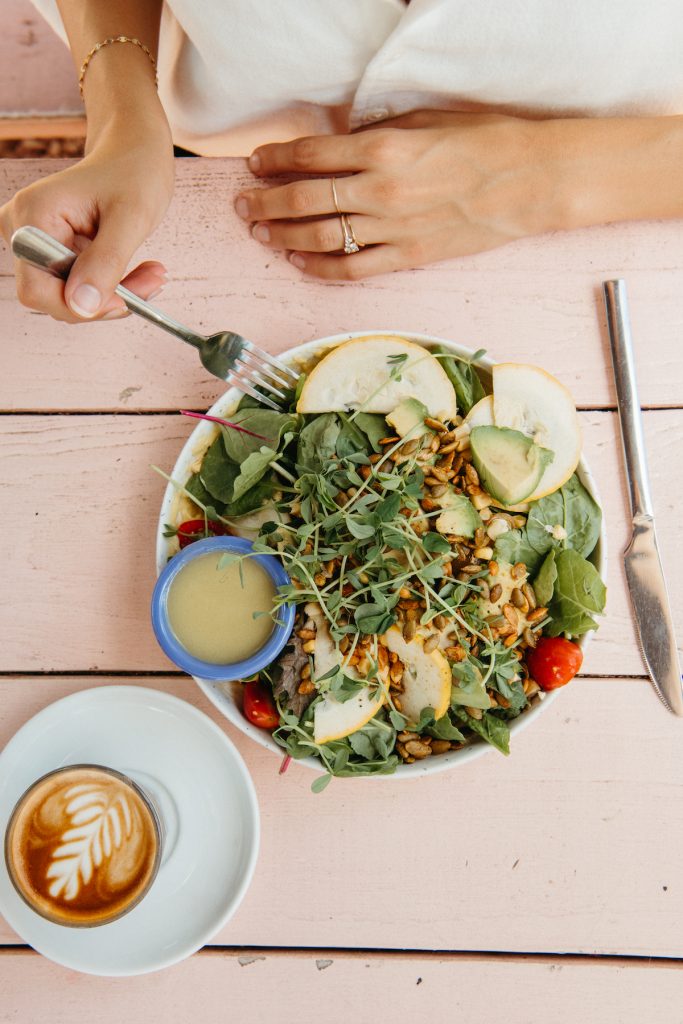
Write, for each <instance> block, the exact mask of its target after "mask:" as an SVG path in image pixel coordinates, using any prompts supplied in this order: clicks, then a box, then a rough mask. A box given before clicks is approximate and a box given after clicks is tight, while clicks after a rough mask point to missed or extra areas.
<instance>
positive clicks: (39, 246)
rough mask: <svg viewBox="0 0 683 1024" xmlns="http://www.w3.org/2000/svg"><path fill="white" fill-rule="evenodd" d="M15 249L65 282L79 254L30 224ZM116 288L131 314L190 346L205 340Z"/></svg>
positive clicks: (19, 233) (19, 232) (15, 237)
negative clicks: (135, 314)
mask: <svg viewBox="0 0 683 1024" xmlns="http://www.w3.org/2000/svg"><path fill="white" fill-rule="evenodd" d="M12 252H13V253H14V255H15V256H16V258H17V259H19V260H24V262H26V263H30V264H31V266H33V267H37V268H38V270H44V271H45V273H47V274H52V276H53V277H59V278H61V279H62V280H63V281H66V279H67V277H68V276H69V271H70V270H71V268H72V266H73V265H74V263H75V261H76V258H77V253H75V252H72V250H71V249H67V247H66V246H65V245H62V243H61V242H58V241H57V239H56V238H53V237H52V236H51V235H48V234H47V233H46V232H45V231H42V230H41V229H40V228H34V227H29V226H26V227H22V228H17V230H16V231H15V232H14V234H13V235H12ZM114 290H115V292H116V294H117V295H118V296H119V298H121V299H123V301H124V302H125V304H126V306H127V307H128V309H129V310H130V311H131V313H137V315H138V316H141V317H143V318H144V319H145V320H149V321H150V323H153V324H156V326H157V327H161V328H162V329H163V330H164V331H168V332H169V334H174V335H175V336H176V338H180V339H181V341H185V342H187V344H188V345H193V346H194V347H195V348H201V346H202V345H203V344H204V342H205V341H206V338H205V337H204V336H203V335H202V334H197V333H196V331H191V330H190V328H189V327H185V326H184V325H183V324H181V323H178V321H177V320H174V319H173V317H171V316H167V315H166V313H162V312H161V310H160V309H157V308H156V307H155V306H151V305H150V304H149V302H145V300H144V299H141V298H140V296H139V295H135V293H134V292H131V291H129V290H128V288H124V287H123V285H122V284H120V285H118V286H117V287H116V288H115V289H114Z"/></svg>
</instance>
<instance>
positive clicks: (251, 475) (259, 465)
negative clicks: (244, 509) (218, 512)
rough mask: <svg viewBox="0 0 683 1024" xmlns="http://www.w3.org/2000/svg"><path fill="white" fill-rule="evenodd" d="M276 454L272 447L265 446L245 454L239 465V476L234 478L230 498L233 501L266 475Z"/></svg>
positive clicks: (242, 495) (241, 496)
mask: <svg viewBox="0 0 683 1024" xmlns="http://www.w3.org/2000/svg"><path fill="white" fill-rule="evenodd" d="M276 456H277V452H276V451H275V450H274V449H273V448H265V447H264V448H261V449H260V451H257V452H252V453H251V455H247V457H246V459H245V460H244V462H243V463H242V464H241V466H240V467H239V476H237V477H236V478H235V481H234V484H233V492H232V498H231V499H230V500H231V501H233V502H234V501H239V499H240V498H243V497H244V495H245V494H246V493H247V491H249V490H251V488H252V487H253V486H254V485H255V484H257V483H258V482H259V480H261V479H262V478H263V477H264V476H265V475H266V473H267V472H268V469H269V468H270V464H271V462H272V461H273V459H274V458H275V457H276Z"/></svg>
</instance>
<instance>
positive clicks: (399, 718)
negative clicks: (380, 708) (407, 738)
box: [389, 708, 406, 729]
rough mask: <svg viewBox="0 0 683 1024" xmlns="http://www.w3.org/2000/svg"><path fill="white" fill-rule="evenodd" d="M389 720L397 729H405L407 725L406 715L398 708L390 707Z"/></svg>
mask: <svg viewBox="0 0 683 1024" xmlns="http://www.w3.org/2000/svg"><path fill="white" fill-rule="evenodd" d="M389 721H390V722H391V724H392V725H393V727H394V728H395V729H404V728H405V725H406V718H405V715H402V714H401V712H400V711H397V710H396V708H390V709H389Z"/></svg>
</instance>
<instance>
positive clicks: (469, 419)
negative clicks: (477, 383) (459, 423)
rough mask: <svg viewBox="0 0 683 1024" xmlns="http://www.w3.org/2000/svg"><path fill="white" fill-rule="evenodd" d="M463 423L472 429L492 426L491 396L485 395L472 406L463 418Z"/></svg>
mask: <svg viewBox="0 0 683 1024" xmlns="http://www.w3.org/2000/svg"><path fill="white" fill-rule="evenodd" d="M465 423H467V424H468V425H469V427H470V429H472V428H473V427H492V426H493V395H486V396H485V397H484V398H481V399H480V400H479V401H478V402H477V404H476V405H473V406H472V408H471V409H470V411H469V412H468V413H467V416H465Z"/></svg>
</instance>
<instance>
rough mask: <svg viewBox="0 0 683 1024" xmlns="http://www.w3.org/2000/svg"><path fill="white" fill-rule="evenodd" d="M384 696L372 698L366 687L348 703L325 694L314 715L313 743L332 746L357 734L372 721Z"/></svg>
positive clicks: (382, 693) (380, 694)
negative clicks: (354, 733) (335, 741)
mask: <svg viewBox="0 0 683 1024" xmlns="http://www.w3.org/2000/svg"><path fill="white" fill-rule="evenodd" d="M384 700H385V697H384V692H383V691H382V690H380V691H379V693H378V695H376V696H371V695H370V690H369V689H368V687H367V686H366V687H364V688H363V689H362V690H359V691H358V693H356V694H354V695H353V697H351V698H350V699H349V700H346V701H344V703H343V704H342V703H341V702H340V701H338V700H337V699H336V697H333V696H332V695H331V694H329V693H328V694H327V696H326V697H325V699H324V700H321V701H319V703H318V704H316V706H315V711H314V713H313V739H314V740H315V742H316V743H331V742H332V740H341V739H343V738H344V737H345V736H350V735H351V733H353V732H358V730H359V729H362V728H363V726H364V725H367V723H368V722H369V721H370V719H371V718H374V717H375V715H376V714H377V712H378V711H379V709H380V708H381V707H382V705H383V704H384Z"/></svg>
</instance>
